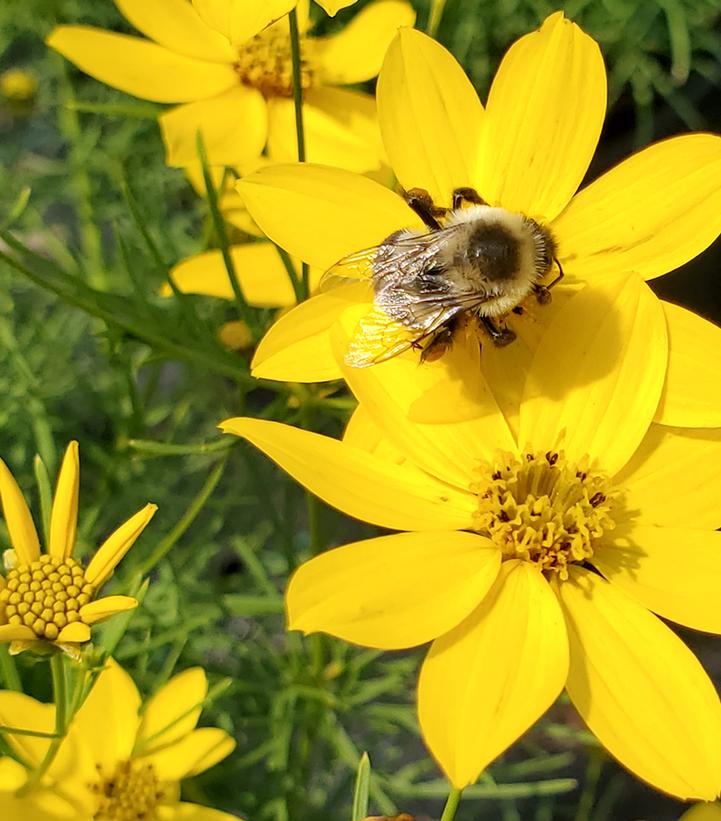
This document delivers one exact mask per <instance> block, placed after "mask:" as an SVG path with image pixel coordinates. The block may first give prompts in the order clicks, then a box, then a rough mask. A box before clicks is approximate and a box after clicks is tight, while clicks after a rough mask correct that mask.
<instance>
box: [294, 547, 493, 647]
mask: <svg viewBox="0 0 721 821" xmlns="http://www.w3.org/2000/svg"><path fill="white" fill-rule="evenodd" d="M500 564H501V554H500V551H499V550H498V549H497V548H496V547H495V546H494V545H493V544H492V542H490V541H489V540H488V539H485V538H483V537H482V536H476V535H475V534H473V533H463V532H452V531H451V532H448V531H447V532H445V533H398V534H395V535H394V536H381V537H380V538H378V539H366V540H365V541H362V542H355V543H353V544H349V545H346V546H345V547H339V548H336V549H335V550H329V551H328V552H326V553H323V554H321V555H320V556H316V557H315V558H314V559H311V560H310V561H308V562H306V563H305V564H303V565H301V567H300V568H299V569H298V570H297V571H296V572H295V574H294V575H293V577H292V578H291V580H290V583H289V585H288V590H287V593H286V607H287V611H288V628H289V629H290V630H302V631H303V633H306V634H307V633H315V632H318V631H321V632H324V633H329V634H330V635H332V636H337V637H338V638H341V639H345V641H351V642H354V643H355V644H361V645H363V646H365V647H378V648H381V649H384V650H397V649H403V648H406V647H414V646H415V645H417V644H424V643H425V642H427V641H431V640H432V639H435V638H437V637H438V636H440V635H442V634H443V633H446V632H448V631H449V630H451V629H452V628H453V627H455V626H456V625H457V624H459V623H460V622H461V621H462V620H463V619H464V618H465V617H466V616H467V615H468V614H469V613H470V612H471V610H473V609H474V607H476V605H477V604H478V602H480V601H481V600H482V599H483V597H484V596H485V595H486V593H487V592H488V589H489V588H490V586H491V585H492V584H493V582H494V580H495V578H496V576H497V575H498V568H499V567H500Z"/></svg>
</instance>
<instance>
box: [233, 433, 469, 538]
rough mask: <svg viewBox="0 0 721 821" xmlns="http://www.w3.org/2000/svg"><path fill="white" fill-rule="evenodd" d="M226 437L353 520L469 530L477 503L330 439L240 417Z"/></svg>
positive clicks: (409, 527) (407, 527) (396, 527)
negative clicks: (266, 458) (247, 443)
mask: <svg viewBox="0 0 721 821" xmlns="http://www.w3.org/2000/svg"><path fill="white" fill-rule="evenodd" d="M220 429H221V430H222V431H223V433H232V434H234V435H235V436H241V437H243V438H245V439H248V440H249V441H250V442H251V443H252V444H253V445H255V446H256V447H257V448H259V449H260V450H262V451H263V453H265V454H266V455H267V456H269V457H270V458H271V459H273V461H275V462H276V463H277V464H279V465H280V466H281V467H282V468H283V470H285V471H287V472H288V473H289V474H290V475H291V476H292V477H293V478H294V479H295V480H296V481H298V482H300V483H301V484H302V485H304V486H305V487H307V488H308V489H309V490H310V491H311V492H312V493H314V494H316V495H317V496H319V497H320V498H321V499H323V500H324V501H325V502H327V503H328V504H330V505H333V506H334V507H337V508H339V509H340V510H342V511H343V512H344V513H347V514H348V515H349V516H355V517H356V518H358V519H361V520H364V521H367V522H371V523H372V524H377V525H380V526H381V527H388V528H391V529H393V530H436V531H437V530H455V529H463V528H466V527H470V524H471V521H472V519H471V516H472V513H473V510H474V508H475V498H474V496H473V495H472V494H470V493H462V492H461V491H458V490H455V489H454V488H451V487H450V486H447V485H444V484H443V483H441V482H438V481H436V480H435V479H432V478H431V477H430V476H428V477H421V476H420V475H419V474H418V473H417V472H411V471H407V470H404V468H403V467H402V466H400V465H394V464H391V463H389V462H387V461H385V460H381V459H376V458H374V457H373V456H371V455H370V454H369V453H366V452H365V451H362V450H357V449H356V448H352V447H350V446H349V445H344V444H343V443H342V442H338V441H337V440H335V439H331V438H330V437H328V436H321V435H320V434H317V433H311V432H310V431H306V430H300V429H299V428H294V427H291V426H290V425H283V424H281V423H280V422H269V421H266V420H263V419H250V418H243V417H238V418H235V419H227V420H226V421H225V422H222V423H221V425H220Z"/></svg>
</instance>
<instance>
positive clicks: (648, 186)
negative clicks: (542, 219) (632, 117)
mask: <svg viewBox="0 0 721 821" xmlns="http://www.w3.org/2000/svg"><path fill="white" fill-rule="evenodd" d="M553 230H554V232H555V234H556V236H557V239H558V242H559V246H560V247H559V251H560V257H561V261H562V262H563V265H564V269H566V270H568V271H570V272H572V273H573V274H575V275H576V276H583V277H589V278H590V277H593V276H597V275H600V274H607V273H609V272H614V271H620V270H623V271H636V272H638V273H639V274H640V275H641V276H643V277H646V279H652V278H653V277H657V276H660V275H661V274H665V273H666V272H667V271H671V270H673V269H674V268H678V267H679V266H680V265H683V263H684V262H688V260H690V259H693V258H694V257H695V256H696V255H697V254H700V253H701V251H703V250H704V249H705V248H707V247H708V246H709V245H710V244H711V243H712V242H713V241H714V239H716V237H717V236H718V234H719V231H721V138H720V137H717V136H715V135H713V134H685V135H684V136H682V137H674V138H673V139H670V140H664V141H663V142H660V143H656V144H655V145H652V146H650V147H649V148H646V149H644V150H643V151H640V152H639V153H638V154H634V155H633V156H632V157H630V158H629V159H627V160H624V162H622V163H621V164H620V165H617V166H616V167H615V168H613V169H612V170H611V171H609V172H607V173H606V174H604V175H603V176H602V177H601V178H600V179H598V180H596V182H594V183H592V184H591V185H589V186H588V187H586V188H584V189H583V191H581V192H580V193H579V194H578V195H577V196H576V197H574V199H573V202H571V204H570V205H569V207H568V209H567V210H566V211H565V212H564V213H563V214H562V215H561V216H560V217H559V219H558V220H557V221H556V222H555V223H554V226H553Z"/></svg>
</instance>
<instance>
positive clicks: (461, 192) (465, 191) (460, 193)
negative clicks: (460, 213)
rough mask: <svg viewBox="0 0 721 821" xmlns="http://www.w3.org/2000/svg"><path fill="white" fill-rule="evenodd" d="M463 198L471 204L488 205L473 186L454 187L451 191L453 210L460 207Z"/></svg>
mask: <svg viewBox="0 0 721 821" xmlns="http://www.w3.org/2000/svg"><path fill="white" fill-rule="evenodd" d="M464 200H465V201H466V202H470V203H472V204H473V205H488V203H487V202H486V201H485V200H484V199H483V197H482V196H481V195H480V194H479V193H478V191H476V189H475V188H456V189H455V191H454V192H453V210H454V211H455V210H456V209H458V208H460V207H461V204H462V203H463V201H464Z"/></svg>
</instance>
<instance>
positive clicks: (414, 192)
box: [405, 188, 445, 231]
mask: <svg viewBox="0 0 721 821" xmlns="http://www.w3.org/2000/svg"><path fill="white" fill-rule="evenodd" d="M405 198H406V202H407V203H408V206H409V208H411V209H412V210H413V211H415V212H416V214H418V216H419V217H420V218H421V219H422V220H423V222H424V223H425V225H426V226H427V227H428V228H430V229H431V231H439V230H440V228H441V224H440V223H439V222H438V220H437V219H436V216H443V214H444V213H445V209H442V208H441V209H438V208H436V206H435V205H433V200H432V199H431V195H430V194H429V193H428V192H427V191H426V190H425V188H411V189H410V190H409V191H406V192H405Z"/></svg>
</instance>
